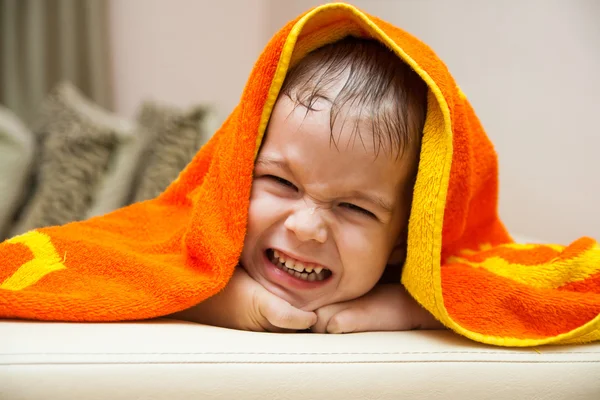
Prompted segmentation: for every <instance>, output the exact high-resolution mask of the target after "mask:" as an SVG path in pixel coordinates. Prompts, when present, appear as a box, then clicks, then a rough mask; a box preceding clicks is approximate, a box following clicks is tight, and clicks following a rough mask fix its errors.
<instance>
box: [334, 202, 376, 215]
mask: <svg viewBox="0 0 600 400" xmlns="http://www.w3.org/2000/svg"><path fill="white" fill-rule="evenodd" d="M340 207H344V208H347V209H349V210H351V211H354V212H357V213H360V214H364V215H366V216H368V217H372V218H375V214H373V213H372V212H371V211H368V210H365V209H364V208H362V207H359V206H357V205H354V204H351V203H341V204H340Z"/></svg>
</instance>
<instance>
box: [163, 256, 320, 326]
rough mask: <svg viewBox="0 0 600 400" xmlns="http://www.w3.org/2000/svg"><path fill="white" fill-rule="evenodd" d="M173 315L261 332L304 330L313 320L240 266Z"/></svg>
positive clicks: (313, 314) (311, 313) (314, 319)
mask: <svg viewBox="0 0 600 400" xmlns="http://www.w3.org/2000/svg"><path fill="white" fill-rule="evenodd" d="M173 317H174V318H178V319H184V320H187V321H192V322H199V323H202V324H206V325H213V326H221V327H224V328H232V329H242V330H248V331H263V332H264V331H268V332H294V331H297V330H304V329H308V328H310V327H311V326H312V325H314V324H315V322H316V321H317V315H316V314H315V313H314V312H309V311H302V310H299V309H297V308H295V307H292V306H291V305H290V304H289V303H288V302H286V301H285V300H282V299H281V298H279V297H277V296H275V295H274V294H272V293H271V292H269V291H268V290H267V289H265V288H264V287H263V286H262V285H261V284H260V283H258V282H256V281H255V280H254V279H252V278H251V277H250V276H249V275H248V274H247V273H246V271H245V270H244V269H243V268H241V267H237V268H236V270H235V272H234V274H233V276H232V277H231V280H230V281H229V283H228V284H227V286H226V287H225V289H223V291H221V292H220V293H218V294H216V295H214V296H213V297H210V298H208V299H206V300H204V301H203V302H202V303H200V304H198V305H196V306H194V307H192V308H189V309H187V310H184V311H181V312H179V313H176V314H174V315H173Z"/></svg>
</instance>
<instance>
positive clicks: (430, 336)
mask: <svg viewBox="0 0 600 400" xmlns="http://www.w3.org/2000/svg"><path fill="white" fill-rule="evenodd" d="M538 350H539V352H536V351H535V350H533V349H503V348H496V347H491V346H484V345H479V344H476V343H473V342H471V341H468V340H466V339H463V338H460V337H458V336H456V335H454V334H453V333H451V332H446V331H436V332H426V331H421V332H394V333H363V334H349V335H317V334H269V333H254V332H242V331H234V330H228V329H221V328H215V327H207V326H203V325H196V324H191V323H186V322H179V321H172V320H157V321H151V322H140V323H113V324H67V323H40V322H23V321H0V399H2V400H4V399H10V400H25V399H27V400H29V399H45V400H55V399H56V400H58V399H60V400H70V399H86V400H88V399H89V400H96V399H111V400H125V399H127V400H131V399H152V400H159V399H160V400H162V399H261V400H264V399H276V398H280V399H289V400H292V399H307V398H324V399H367V398H369V399H425V400H428V399H600V344H592V345H585V346H572V347H542V348H539V349H538Z"/></svg>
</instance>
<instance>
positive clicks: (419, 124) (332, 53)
mask: <svg viewBox="0 0 600 400" xmlns="http://www.w3.org/2000/svg"><path fill="white" fill-rule="evenodd" d="M340 79H343V80H345V82H344V84H343V88H342V89H341V91H340V92H339V93H338V94H337V96H335V98H333V99H331V98H328V92H329V91H330V89H331V87H332V86H333V85H336V84H339V81H340ZM281 94H284V95H286V96H288V97H289V98H290V99H291V100H292V101H293V102H294V103H295V104H296V106H298V105H301V106H303V107H305V108H306V112H307V113H308V112H310V111H311V110H312V111H314V110H315V104H316V102H317V101H318V100H320V99H321V100H322V99H325V100H327V101H329V102H331V104H332V106H331V113H330V128H331V139H330V140H331V142H332V143H333V144H334V145H335V146H336V147H338V145H339V143H338V142H336V138H335V134H334V132H333V129H334V126H335V123H336V120H337V118H338V116H339V115H340V113H341V112H344V113H348V112H349V111H351V112H352V115H353V118H352V119H351V123H353V124H354V126H353V130H352V136H353V139H354V141H355V140H356V137H358V139H359V140H360V141H361V142H362V144H363V146H364V145H365V144H364V143H365V142H364V140H365V139H367V140H368V139H369V138H368V136H367V137H365V135H364V132H363V133H362V134H361V132H360V130H359V126H360V125H362V126H363V127H364V126H365V123H366V124H367V125H366V126H370V127H371V128H370V131H371V132H370V133H371V134H372V135H371V140H372V142H373V148H374V149H375V152H376V154H378V153H379V151H380V150H382V149H385V150H389V152H390V154H392V153H395V154H396V157H400V156H402V154H403V153H404V152H405V151H406V150H407V149H411V150H414V149H415V148H416V149H417V150H415V151H418V149H419V148H420V144H421V135H422V132H423V126H424V124H425V113H426V99H427V86H426V85H425V82H423V80H422V79H421V78H420V77H419V76H418V75H417V74H416V73H415V72H414V71H413V70H412V69H411V68H410V67H409V66H408V65H407V64H406V63H404V62H403V61H402V60H401V59H400V58H399V57H398V56H397V55H396V54H394V53H393V51H392V50H390V49H388V48H387V47H386V46H384V45H383V44H381V43H379V42H378V41H375V40H370V39H359V38H355V37H351V36H348V37H346V38H344V39H342V40H340V41H338V42H335V43H332V44H328V45H325V46H323V47H320V48H318V49H317V50H314V51H313V52H311V53H309V54H308V55H306V57H304V58H303V59H302V60H300V62H299V63H298V64H297V65H295V66H294V67H292V68H291V69H290V70H289V71H288V74H287V76H286V78H285V81H284V83H283V86H282V88H281ZM354 116H357V118H354ZM347 120H348V116H347V115H346V117H345V118H344V121H343V122H342V127H343V126H344V124H345V123H346V122H348V121H347Z"/></svg>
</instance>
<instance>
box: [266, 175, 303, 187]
mask: <svg viewBox="0 0 600 400" xmlns="http://www.w3.org/2000/svg"><path fill="white" fill-rule="evenodd" d="M267 177H269V178H270V179H272V180H274V181H275V182H277V183H279V184H280V185H282V186H287V187H289V188H290V189H294V190H298V189H297V188H296V186H294V184H293V183H292V182H290V181H288V180H285V179H283V178H280V177H278V176H275V175H267Z"/></svg>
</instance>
